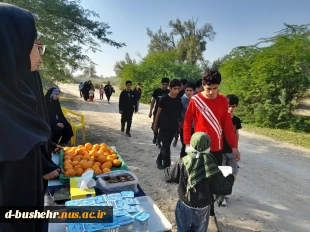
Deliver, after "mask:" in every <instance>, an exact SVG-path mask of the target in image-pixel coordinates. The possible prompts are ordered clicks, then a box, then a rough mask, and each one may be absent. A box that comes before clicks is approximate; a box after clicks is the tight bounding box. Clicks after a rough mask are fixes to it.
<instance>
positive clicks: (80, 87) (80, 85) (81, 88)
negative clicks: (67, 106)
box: [79, 81, 83, 97]
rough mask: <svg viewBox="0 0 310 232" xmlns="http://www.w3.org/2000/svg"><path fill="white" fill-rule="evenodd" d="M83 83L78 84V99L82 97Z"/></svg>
mask: <svg viewBox="0 0 310 232" xmlns="http://www.w3.org/2000/svg"><path fill="white" fill-rule="evenodd" d="M82 90H83V82H82V81H80V84H79V91H80V97H83V91H82Z"/></svg>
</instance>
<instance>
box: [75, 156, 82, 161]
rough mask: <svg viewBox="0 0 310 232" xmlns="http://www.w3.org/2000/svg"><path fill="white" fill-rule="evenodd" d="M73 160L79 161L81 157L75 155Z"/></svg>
mask: <svg viewBox="0 0 310 232" xmlns="http://www.w3.org/2000/svg"><path fill="white" fill-rule="evenodd" d="M73 160H74V161H80V160H81V157H80V156H75V157H73Z"/></svg>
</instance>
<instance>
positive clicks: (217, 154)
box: [210, 151, 224, 216]
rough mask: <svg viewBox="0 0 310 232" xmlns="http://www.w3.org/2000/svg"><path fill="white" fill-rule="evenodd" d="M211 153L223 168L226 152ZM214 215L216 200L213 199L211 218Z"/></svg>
mask: <svg viewBox="0 0 310 232" xmlns="http://www.w3.org/2000/svg"><path fill="white" fill-rule="evenodd" d="M210 152H211V153H212V154H213V155H214V157H215V159H216V161H217V166H222V162H223V154H224V152H223V151H210ZM214 215H215V212H214V198H213V201H212V202H211V209H210V216H214Z"/></svg>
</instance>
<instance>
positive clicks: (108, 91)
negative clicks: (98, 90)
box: [104, 81, 115, 103]
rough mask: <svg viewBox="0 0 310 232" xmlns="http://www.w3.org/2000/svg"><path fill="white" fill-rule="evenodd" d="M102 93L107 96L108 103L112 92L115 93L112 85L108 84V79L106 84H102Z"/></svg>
mask: <svg viewBox="0 0 310 232" xmlns="http://www.w3.org/2000/svg"><path fill="white" fill-rule="evenodd" d="M104 93H105V95H106V96H107V99H108V103H110V98H111V96H112V93H115V91H114V89H113V87H112V85H111V84H110V81H108V84H106V85H105V86H104Z"/></svg>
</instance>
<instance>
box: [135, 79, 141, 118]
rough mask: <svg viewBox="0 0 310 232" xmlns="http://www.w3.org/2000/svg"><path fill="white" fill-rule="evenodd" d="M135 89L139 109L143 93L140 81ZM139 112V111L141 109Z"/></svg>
mask: <svg viewBox="0 0 310 232" xmlns="http://www.w3.org/2000/svg"><path fill="white" fill-rule="evenodd" d="M133 91H134V93H135V95H136V100H137V106H138V109H139V103H140V99H141V95H142V89H141V84H140V83H138V85H137V86H136V88H135V89H134V90H133ZM137 113H139V111H138V112H137Z"/></svg>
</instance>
